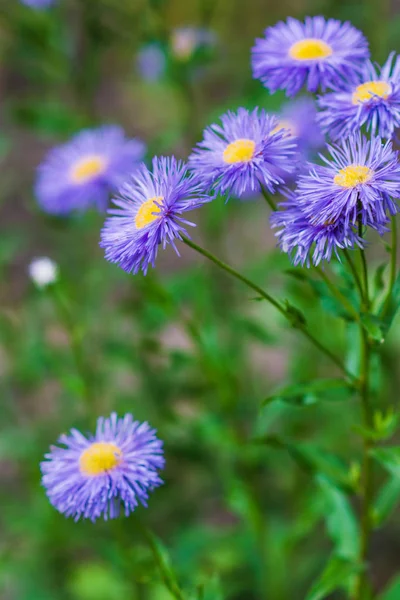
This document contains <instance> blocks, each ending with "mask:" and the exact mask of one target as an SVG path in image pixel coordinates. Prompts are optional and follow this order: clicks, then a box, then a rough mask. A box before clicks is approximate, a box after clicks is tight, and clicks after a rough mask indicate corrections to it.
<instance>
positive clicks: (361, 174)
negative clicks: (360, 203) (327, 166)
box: [333, 165, 374, 188]
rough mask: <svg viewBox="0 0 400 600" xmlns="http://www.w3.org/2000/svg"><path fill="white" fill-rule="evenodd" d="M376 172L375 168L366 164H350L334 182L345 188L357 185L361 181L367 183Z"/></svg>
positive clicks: (341, 170) (338, 174)
mask: <svg viewBox="0 0 400 600" xmlns="http://www.w3.org/2000/svg"><path fill="white" fill-rule="evenodd" d="M373 174H374V172H373V170H372V169H370V168H369V167H366V166H365V165H349V166H348V167H345V168H344V169H340V171H339V172H338V173H337V174H336V175H335V177H334V180H333V181H334V183H336V185H340V186H341V187H344V188H352V187H356V186H357V185H359V184H360V183H366V182H367V181H369V180H370V179H371V177H372V175H373Z"/></svg>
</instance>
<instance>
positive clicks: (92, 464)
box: [79, 442, 122, 477]
mask: <svg viewBox="0 0 400 600" xmlns="http://www.w3.org/2000/svg"><path fill="white" fill-rule="evenodd" d="M121 460H122V452H121V450H120V448H118V446H116V445H115V444H113V443H112V442H95V443H93V444H91V445H90V446H89V447H88V448H86V450H84V451H83V452H82V454H81V455H80V457H79V468H80V470H81V473H83V474H84V475H88V476H91V477H95V476H96V475H102V474H103V473H106V472H107V471H111V470H112V469H114V468H115V467H116V466H117V465H119V463H120V462H121Z"/></svg>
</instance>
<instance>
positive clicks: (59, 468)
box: [40, 413, 165, 521]
mask: <svg viewBox="0 0 400 600" xmlns="http://www.w3.org/2000/svg"><path fill="white" fill-rule="evenodd" d="M58 442H59V444H62V446H63V447H61V448H60V447H59V446H52V447H51V448H50V452H49V453H48V454H46V455H45V459H46V460H45V461H43V462H42V463H41V465H40V466H41V471H42V474H43V477H42V484H43V486H44V487H45V488H46V492H47V496H48V498H49V500H50V502H51V504H52V505H53V506H54V507H55V508H56V509H57V510H59V511H60V512H61V513H63V514H65V516H66V517H70V516H72V517H74V518H75V520H76V521H77V520H78V519H79V518H80V517H83V518H84V519H90V520H91V521H95V520H96V519H98V518H99V517H101V516H103V517H104V519H105V520H106V519H108V518H110V519H114V518H115V517H117V516H118V515H119V512H120V507H121V504H122V505H123V508H124V512H125V515H126V516H128V515H129V514H130V513H131V512H133V511H134V510H135V508H136V507H137V506H138V504H139V503H141V504H143V505H144V506H147V499H148V492H149V491H152V490H153V489H154V488H156V487H158V486H159V485H161V484H162V483H163V482H162V480H161V479H160V477H159V476H158V473H157V471H158V470H159V469H162V468H163V467H164V464H165V460H164V458H163V449H162V446H163V442H161V441H160V440H159V439H157V437H156V431H155V429H151V428H150V427H149V425H148V423H140V422H139V421H134V420H133V417H132V415H130V414H127V415H125V416H124V417H123V418H120V419H119V418H118V417H117V415H116V413H112V414H111V416H110V417H109V418H108V419H105V418H104V417H100V418H99V419H98V420H97V428H96V433H95V435H94V436H89V437H85V436H84V435H83V434H82V433H80V432H79V431H77V430H76V429H71V432H70V434H69V435H65V434H63V435H61V437H60V438H59V440H58Z"/></svg>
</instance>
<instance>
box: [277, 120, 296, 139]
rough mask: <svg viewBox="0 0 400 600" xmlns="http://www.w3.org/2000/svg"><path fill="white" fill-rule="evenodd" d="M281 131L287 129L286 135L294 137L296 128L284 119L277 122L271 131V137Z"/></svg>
mask: <svg viewBox="0 0 400 600" xmlns="http://www.w3.org/2000/svg"><path fill="white" fill-rule="evenodd" d="M282 129H287V132H288V135H296V127H295V126H294V124H293V123H291V122H290V121H288V120H286V119H282V120H281V121H279V123H278V125H277V126H276V127H274V129H273V130H272V131H271V135H273V134H274V133H278V131H282Z"/></svg>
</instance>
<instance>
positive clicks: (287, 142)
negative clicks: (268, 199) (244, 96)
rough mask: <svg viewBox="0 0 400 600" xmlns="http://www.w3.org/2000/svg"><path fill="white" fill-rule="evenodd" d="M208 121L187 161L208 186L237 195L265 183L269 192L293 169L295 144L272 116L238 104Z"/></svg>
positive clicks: (295, 153) (295, 154) (239, 195)
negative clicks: (234, 109)
mask: <svg viewBox="0 0 400 600" xmlns="http://www.w3.org/2000/svg"><path fill="white" fill-rule="evenodd" d="M221 123H222V125H216V124H214V125H211V126H210V127H207V129H205V131H204V139H203V141H202V142H200V143H199V144H198V145H197V147H196V148H195V149H194V150H193V153H192V154H191V155H190V157H189V165H190V167H191V168H192V169H193V171H194V172H195V173H197V174H198V175H199V177H201V178H202V180H203V181H204V184H205V185H206V186H208V187H209V188H213V189H214V190H215V191H216V192H219V193H221V194H233V195H235V196H237V197H241V196H242V195H243V194H244V193H245V192H249V191H252V190H259V189H260V186H263V187H265V188H266V189H267V190H268V191H269V192H271V193H273V192H274V191H275V189H276V187H277V186H279V185H280V184H282V183H284V182H285V180H286V179H287V177H288V176H289V175H290V174H291V173H293V172H294V171H295V169H296V160H295V159H297V147H296V142H295V141H294V139H293V138H292V137H291V136H290V135H288V132H287V131H286V130H284V129H281V128H280V127H279V124H278V120H277V119H276V117H275V116H272V115H268V114H267V113H266V112H265V111H264V110H259V109H258V108H255V109H254V110H253V111H251V112H250V111H248V110H246V109H245V108H239V109H238V111H237V113H234V112H230V111H229V112H227V113H226V114H224V115H222V117H221Z"/></svg>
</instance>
